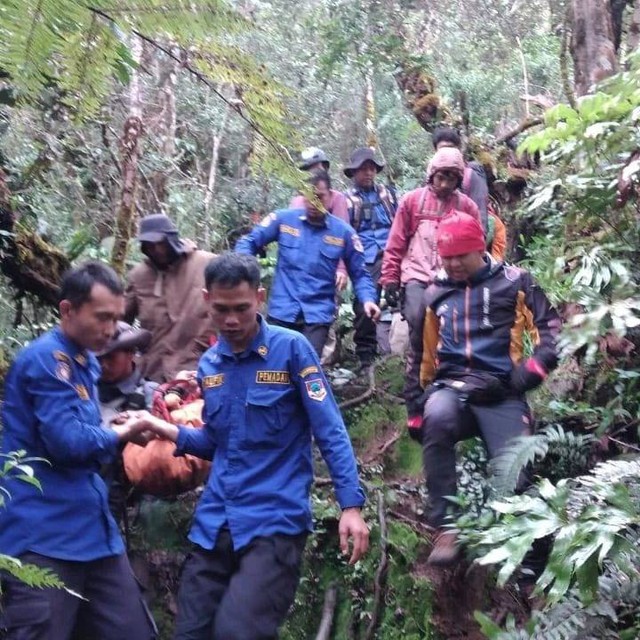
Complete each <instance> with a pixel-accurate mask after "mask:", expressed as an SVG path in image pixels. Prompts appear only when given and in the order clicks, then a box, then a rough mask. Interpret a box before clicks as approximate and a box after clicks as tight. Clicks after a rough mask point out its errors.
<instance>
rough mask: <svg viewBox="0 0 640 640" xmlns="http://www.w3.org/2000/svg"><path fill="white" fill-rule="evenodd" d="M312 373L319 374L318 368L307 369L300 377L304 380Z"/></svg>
mask: <svg viewBox="0 0 640 640" xmlns="http://www.w3.org/2000/svg"><path fill="white" fill-rule="evenodd" d="M311 373H318V367H314V366H311V367H305V368H304V369H303V370H302V371H301V372H300V377H301V378H304V377H305V376H308V375H309V374H311Z"/></svg>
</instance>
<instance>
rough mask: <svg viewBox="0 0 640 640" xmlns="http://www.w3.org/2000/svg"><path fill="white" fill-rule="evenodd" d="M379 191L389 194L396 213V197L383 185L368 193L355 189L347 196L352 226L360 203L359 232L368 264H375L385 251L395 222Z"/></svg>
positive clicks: (391, 205) (392, 207)
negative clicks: (356, 208) (356, 203)
mask: <svg viewBox="0 0 640 640" xmlns="http://www.w3.org/2000/svg"><path fill="white" fill-rule="evenodd" d="M379 189H382V190H383V191H384V192H386V193H387V197H388V200H389V206H390V207H391V209H392V210H393V213H395V210H396V207H397V202H396V199H395V195H394V193H393V192H392V191H391V190H390V189H387V188H386V187H382V185H380V186H378V185H375V186H374V187H373V188H372V189H369V190H367V191H365V190H364V189H358V188H356V187H354V188H352V189H350V190H349V191H347V193H346V194H345V195H346V196H347V210H348V212H349V219H350V220H351V224H352V225H353V224H355V220H354V209H355V206H356V205H355V202H358V201H359V202H358V205H357V206H359V207H360V212H359V221H358V230H357V231H358V236H359V237H360V240H362V246H363V247H364V258H365V261H366V263H367V264H373V263H374V262H375V261H376V258H377V257H378V256H379V255H380V253H381V252H382V251H384V250H385V248H386V246H387V240H388V239H389V231H390V230H391V223H392V222H393V218H392V217H390V216H389V213H388V212H387V208H386V207H385V205H384V204H383V203H382V200H381V198H380V192H379Z"/></svg>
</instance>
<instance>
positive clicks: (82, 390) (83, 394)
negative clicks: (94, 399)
mask: <svg viewBox="0 0 640 640" xmlns="http://www.w3.org/2000/svg"><path fill="white" fill-rule="evenodd" d="M76 391H77V392H78V395H79V396H80V400H88V399H89V392H88V391H87V387H85V386H84V385H83V384H77V385H76Z"/></svg>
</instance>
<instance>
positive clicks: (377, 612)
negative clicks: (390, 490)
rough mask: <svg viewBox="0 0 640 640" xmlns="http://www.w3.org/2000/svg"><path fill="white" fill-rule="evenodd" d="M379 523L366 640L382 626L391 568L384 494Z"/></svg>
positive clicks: (380, 505)
mask: <svg viewBox="0 0 640 640" xmlns="http://www.w3.org/2000/svg"><path fill="white" fill-rule="evenodd" d="M378 523H379V525H380V564H379V565H378V568H377V569H376V573H375V576H374V580H373V608H372V610H371V620H370V621H369V626H368V627H367V631H366V633H365V635H364V640H373V638H374V637H375V635H376V631H377V629H378V625H379V624H380V617H381V614H382V609H383V607H384V594H385V591H386V582H387V569H388V567H389V555H388V546H389V541H388V540H387V535H388V533H387V519H386V517H385V507H384V492H383V491H382V490H380V492H379V493H378Z"/></svg>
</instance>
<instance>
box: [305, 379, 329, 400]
mask: <svg viewBox="0 0 640 640" xmlns="http://www.w3.org/2000/svg"><path fill="white" fill-rule="evenodd" d="M304 384H305V387H306V388H307V395H308V396H309V397H310V398H311V399H312V400H317V401H318V402H322V401H323V400H324V399H325V398H326V397H327V389H326V387H325V386H324V382H323V380H322V378H314V379H313V380H307V381H306V382H305V383H304Z"/></svg>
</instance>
